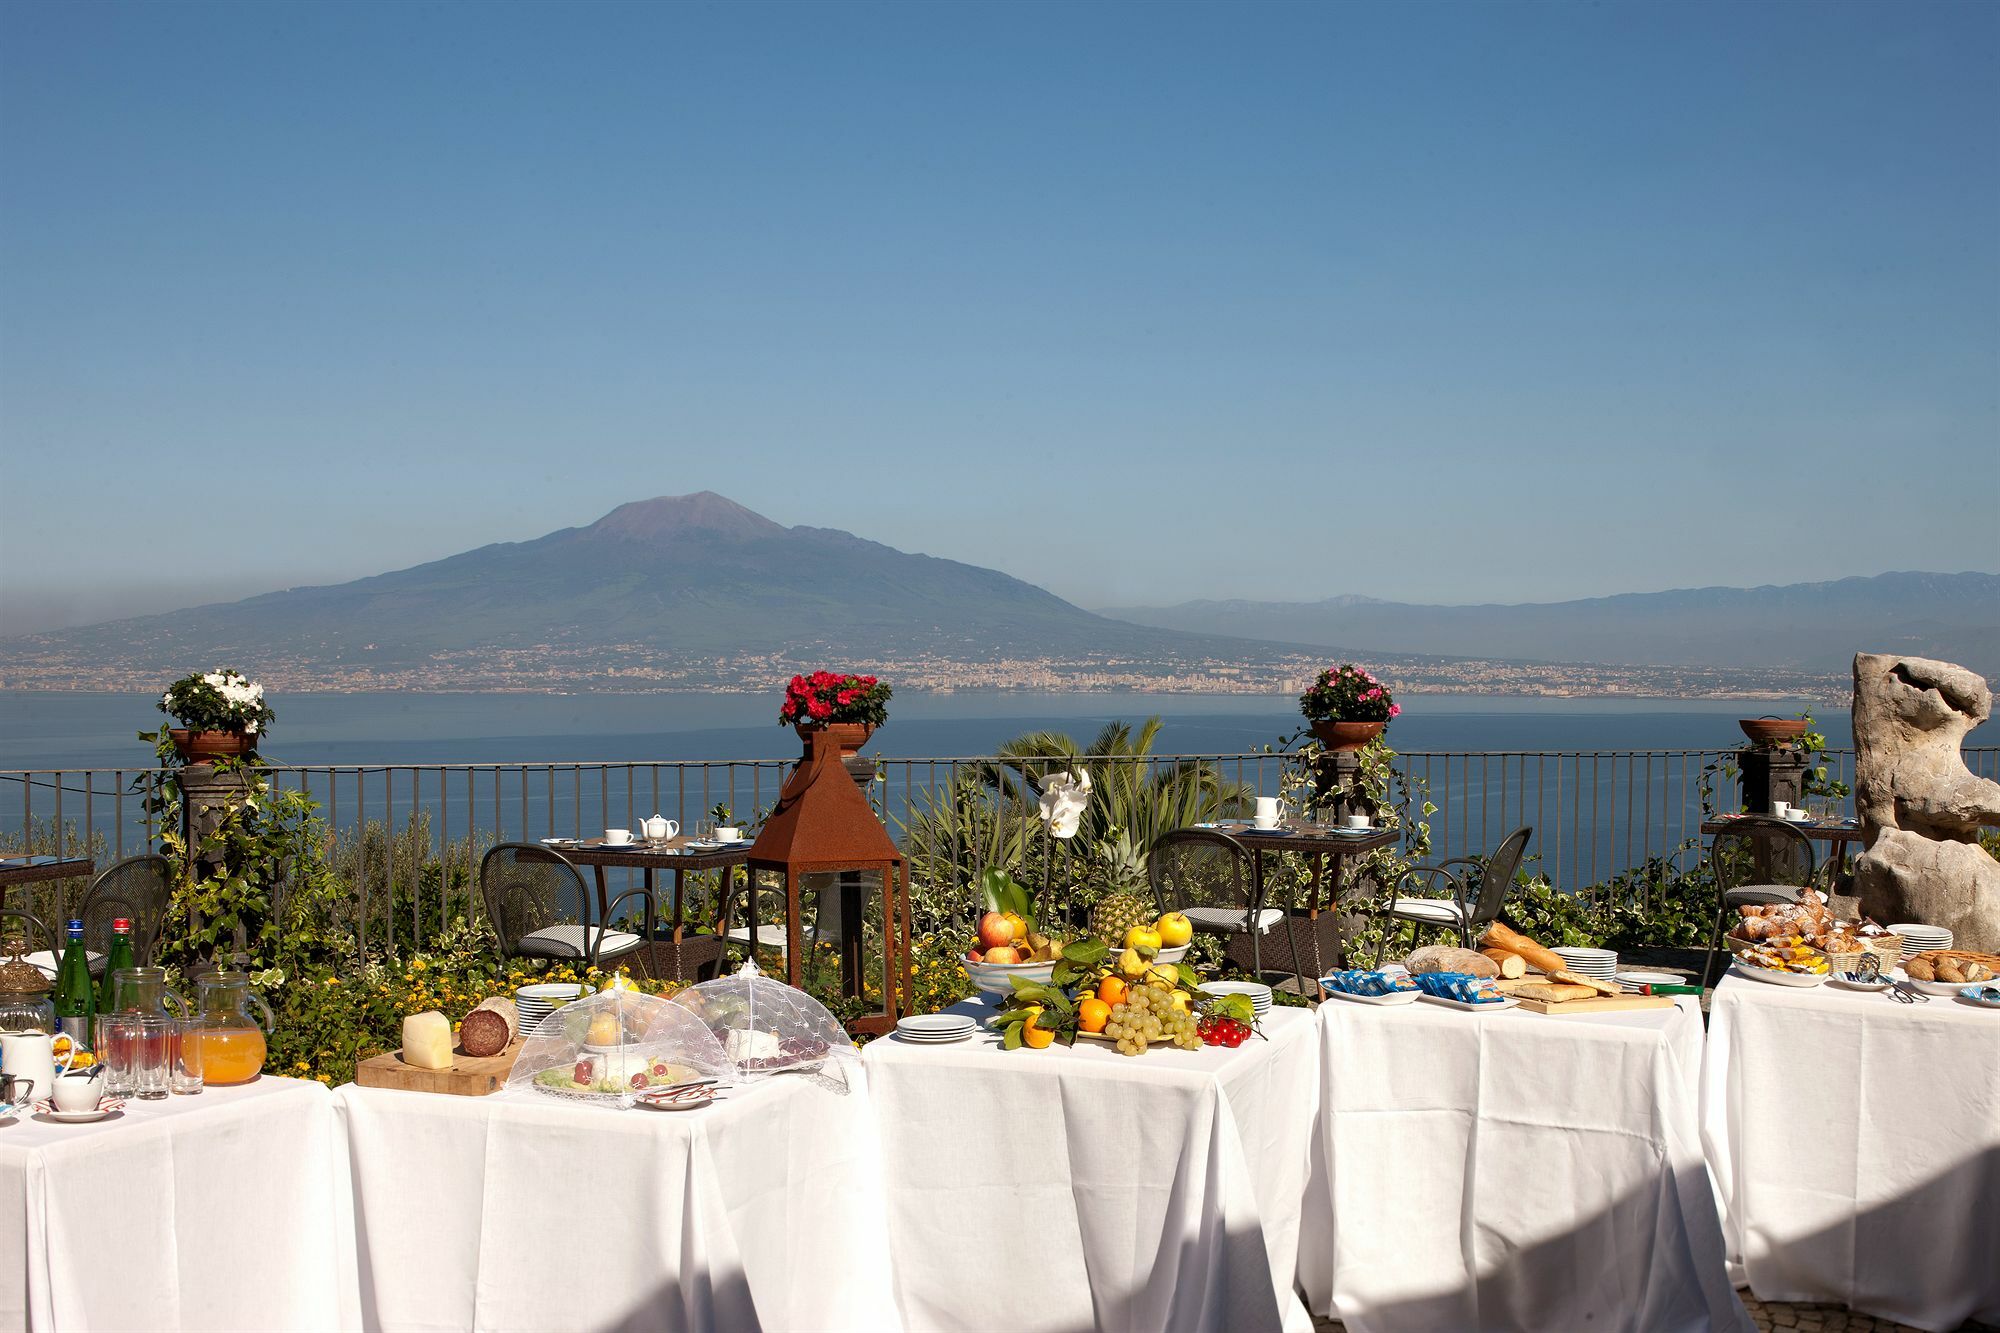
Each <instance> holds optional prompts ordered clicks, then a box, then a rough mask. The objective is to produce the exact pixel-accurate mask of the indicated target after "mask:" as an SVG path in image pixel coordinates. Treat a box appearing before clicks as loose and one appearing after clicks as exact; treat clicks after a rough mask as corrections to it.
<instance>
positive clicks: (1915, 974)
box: [1903, 958, 1937, 981]
mask: <svg viewBox="0 0 2000 1333" xmlns="http://www.w3.org/2000/svg"><path fill="white" fill-rule="evenodd" d="M1903 971H1904V973H1905V974H1906V975H1908V977H1909V978H1910V980H1912V981H1936V980H1937V973H1936V971H1935V970H1933V968H1932V965H1931V960H1930V959H1928V958H1912V959H1911V960H1910V961H1909V962H1908V963H1906V964H1905V965H1904V967H1903Z"/></svg>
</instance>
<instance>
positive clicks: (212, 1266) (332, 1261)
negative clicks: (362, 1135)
mask: <svg viewBox="0 0 2000 1333" xmlns="http://www.w3.org/2000/svg"><path fill="white" fill-rule="evenodd" d="M331 1100H332V1099H331V1098H330V1097H329V1095H328V1093H327V1090H326V1089H325V1088H323V1087H321V1086H320V1085H319V1084H317V1083H302V1082H298V1081H296V1080H293V1079H284V1078H272V1077H269V1076H266V1077H264V1078H261V1079H258V1080H257V1081H256V1082H255V1083H251V1084H249V1085H247V1086H244V1087H240V1088H210V1089H208V1090H206V1091H205V1092H203V1093H201V1094H200V1095H199V1096H194V1097H172V1098H169V1099H167V1100H164V1101H154V1102H142V1101H130V1102H128V1103H126V1106H125V1109H124V1110H123V1111H121V1112H119V1113H118V1114H117V1115H115V1116H113V1117H111V1118H109V1119H106V1120H100V1121H96V1122H94V1123H90V1124H58V1123H53V1122H49V1121H46V1120H44V1119H42V1118H41V1117H39V1116H32V1115H30V1116H22V1117H20V1118H19V1119H17V1120H15V1121H13V1122H11V1123H8V1124H5V1125H0V1266H4V1268H5V1270H6V1271H7V1272H8V1273H10V1274H13V1275H14V1277H13V1278H12V1279H10V1280H9V1281H7V1282H4V1283H0V1327H4V1328H35V1329H56V1328H60V1329H89V1328H116V1329H131V1328H145V1329H269V1328H287V1329H330V1328H338V1327H351V1326H352V1325H353V1322H354V1317H353V1315H354V1312H353V1310H352V1308H351V1306H346V1305H343V1304H342V1300H341V1296H342V1290H343V1288H342V1285H341V1283H340V1282H339V1280H338V1277H337V1272H338V1268H339V1263H338V1259H339V1256H340V1255H341V1253H342V1252H343V1251H344V1250H345V1248H346V1247H347V1246H349V1245H350V1244H351V1243H352V1241H351V1237H350V1234H349V1227H348V1226H347V1218H346V1215H345V1212H344V1210H343V1208H342V1206H341V1202H340V1201H341V1197H342V1191H340V1190H339V1189H337V1188H336V1185H337V1179H336V1169H335V1158H336V1154H335V1152H334V1141H333V1123H332V1114H331V1109H330V1107H331Z"/></svg>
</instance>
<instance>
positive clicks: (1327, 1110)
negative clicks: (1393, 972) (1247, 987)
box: [1299, 997, 1796, 1333]
mask: <svg viewBox="0 0 2000 1333" xmlns="http://www.w3.org/2000/svg"><path fill="white" fill-rule="evenodd" d="M1317 1024H1318V1037H1319V1041H1320V1075H1319V1077H1320V1112H1319V1128H1318V1133H1317V1137H1316V1149H1317V1150H1316V1152H1315V1154H1314V1162H1313V1171H1312V1179H1311V1182H1310V1184H1309V1185H1308V1188H1307V1194H1306V1203H1305V1209H1304V1214H1303V1217H1302V1219H1301V1222H1300V1240H1299V1279H1300V1283H1301V1285H1302V1286H1303V1287H1304V1289H1305V1292H1306V1297H1307V1301H1308V1303H1309V1304H1310V1306H1311V1308H1312V1310H1313V1311H1314V1312H1315V1313H1316V1314H1321V1315H1328V1316H1331V1317H1334V1318H1337V1319H1340V1320H1341V1321H1343V1323H1344V1324H1345V1326H1346V1327H1347V1329H1348V1330H1349V1333H1400V1331H1402V1330H1409V1333H1429V1331H1430V1330H1435V1329H1447V1328H1448V1329H1454V1330H1462V1331H1463V1333H1475V1331H1476V1330H1486V1329H1495V1330H1498V1329H1562V1328H1570V1329H1593V1330H1602V1331H1603V1333H1614V1331H1615V1330H1629V1333H1678V1331H1683V1330H1684V1331H1685V1333H1698V1331H1700V1333H1706V1331H1707V1330H1712V1329H1739V1330H1745V1331H1746V1333H1747V1330H1749V1329H1750V1328H1751V1327H1752V1324H1751V1321H1750V1319H1749V1316H1748V1315H1747V1314H1746V1313H1745V1311H1744V1309H1743V1306H1742V1303H1741V1302H1740V1301H1738V1300H1737V1298H1736V1294H1735V1292H1734V1290H1733V1289H1732V1288H1731V1287H1730V1285H1729V1281H1728V1277H1727V1273H1726V1270H1725V1267H1724V1263H1723V1242H1722V1228H1721V1224H1720V1222H1719V1221H1718V1220H1717V1217H1716V1207H1715V1199H1714V1195H1713V1193H1712V1192H1711V1190H1710V1188H1709V1184H1708V1179H1707V1176H1706V1174H1705V1171H1704V1169H1703V1163H1702V1153H1701V1136H1700V1129H1699V1122H1698V1117H1697V1095H1698V1081H1699V1078H1700V1072H1701V1043H1702V1028H1701V1013H1700V1010H1699V1008H1698V1007H1697V1005H1696V1004H1695V1003H1694V1002H1693V1000H1692V998H1690V997H1683V998H1682V999H1680V1000H1677V1001H1676V1003H1675V1004H1674V1005H1673V1006H1672V1007H1671V1008H1663V1009H1646V1010H1636V1011H1623V1012H1614V1013H1599V1014H1569V1015H1561V1016H1554V1015H1545V1014H1538V1013H1533V1012H1530V1011H1528V1010H1526V1009H1522V1008H1508V1009H1501V1010H1494V1011H1490V1012H1471V1011H1466V1010H1461V1009H1455V1008H1450V1007H1446V1006H1445V1005H1441V1004H1436V1003H1433V1002H1431V1001H1429V1000H1417V1001H1415V1002H1412V1003H1409V1004H1398V1005H1371V1004H1367V1003H1362V1002H1359V1001H1353V1000H1348V999H1342V998H1333V999H1328V1000H1327V1001H1325V1002H1324V1003H1322V1004H1321V1005H1320V1007H1319V1013H1318V1015H1317ZM1794 1104H1796V1099H1795V1102H1794Z"/></svg>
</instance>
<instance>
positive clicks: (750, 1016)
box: [673, 963, 859, 1092]
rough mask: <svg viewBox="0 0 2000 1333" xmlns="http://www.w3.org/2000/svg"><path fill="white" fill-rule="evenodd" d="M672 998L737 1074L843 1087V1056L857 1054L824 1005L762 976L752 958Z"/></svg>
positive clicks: (847, 1056) (844, 1075)
mask: <svg viewBox="0 0 2000 1333" xmlns="http://www.w3.org/2000/svg"><path fill="white" fill-rule="evenodd" d="M673 1002H674V1003H675V1004H676V1005H680V1006H684V1007H685V1008H686V1010H687V1011H688V1012H689V1013H691V1014H694V1015H696V1016H698V1017H699V1019H700V1021H701V1023H702V1024H703V1025H704V1026H705V1027H706V1028H707V1030H708V1031H709V1032H710V1033H711V1034H713V1036H714V1038H715V1040H716V1041H718V1042H720V1043H721V1045H722V1051H723V1054H724V1055H726V1056H727V1057H728V1058H729V1061H730V1063H731V1064H733V1065H734V1066H735V1067H736V1072H737V1074H738V1076H739V1077H741V1078H744V1079H757V1078H764V1077H768V1076H769V1075H772V1074H809V1075H813V1076H815V1078H816V1080H817V1081H819V1082H820V1083H821V1085H822V1086H830V1087H833V1088H835V1089H837V1090H839V1091H842V1092H844V1091H846V1089H847V1062H848V1061H849V1060H854V1059H858V1058H859V1052H857V1051H856V1050H855V1049H854V1043H853V1041H851V1040H850V1039H849V1038H848V1035H847V1033H846V1031H845V1030H843V1029H842V1028H841V1026H840V1024H839V1023H837V1022H835V1021H834V1017H833V1015H832V1014H830V1013H828V1012H827V1011H826V1006H825V1005H823V1004H821V1003H820V1002H819V1001H818V1000H815V999H814V998H813V997H812V996H810V995H808V994H806V993H805V992H804V991H802V990H795V989H793V988H792V987H790V986H787V985H786V984H785V983H784V982H782V981H778V980H776V979H774V978H771V977H767V976H765V975H764V974H763V973H762V972H760V971H758V970H757V965H756V964H755V963H745V964H743V967H742V969H741V970H739V971H738V972H736V973H735V974H734V975H732V976H727V977H717V978H716V979H715V980H714V981H704V982H702V983H701V984H700V985H698V986H690V987H688V988H687V989H686V990H684V991H681V992H679V993H678V994H676V995H675V996H674V997H673Z"/></svg>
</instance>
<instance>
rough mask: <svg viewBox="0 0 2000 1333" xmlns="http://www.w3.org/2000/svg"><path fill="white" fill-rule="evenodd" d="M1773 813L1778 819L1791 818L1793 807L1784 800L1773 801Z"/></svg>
mask: <svg viewBox="0 0 2000 1333" xmlns="http://www.w3.org/2000/svg"><path fill="white" fill-rule="evenodd" d="M1771 815H1772V817H1773V818H1776V819H1790V818H1791V817H1792V807H1791V806H1789V805H1787V804H1785V802H1783V801H1773V802H1771Z"/></svg>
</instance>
